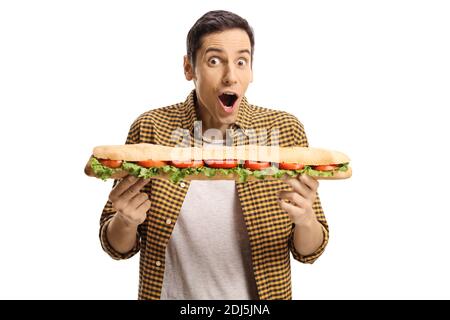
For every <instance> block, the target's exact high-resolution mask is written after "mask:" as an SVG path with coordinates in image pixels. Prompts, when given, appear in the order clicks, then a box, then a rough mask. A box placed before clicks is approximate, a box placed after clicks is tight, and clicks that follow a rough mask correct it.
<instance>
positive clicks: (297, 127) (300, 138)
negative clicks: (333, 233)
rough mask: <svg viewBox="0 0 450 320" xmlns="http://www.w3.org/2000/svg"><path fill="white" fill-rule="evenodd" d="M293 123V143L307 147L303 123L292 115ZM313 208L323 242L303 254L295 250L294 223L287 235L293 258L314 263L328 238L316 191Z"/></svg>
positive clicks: (325, 221) (325, 222)
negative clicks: (306, 253)
mask: <svg viewBox="0 0 450 320" xmlns="http://www.w3.org/2000/svg"><path fill="white" fill-rule="evenodd" d="M293 121H294V123H293V125H292V131H293V139H294V145H295V146H300V147H308V138H307V137H306V133H305V130H304V127H303V124H302V123H301V122H300V121H299V120H298V119H297V118H295V117H293ZM313 210H314V213H315V214H316V217H317V220H318V221H319V222H320V224H321V225H322V231H323V242H322V244H321V246H320V247H319V248H318V249H317V250H316V251H315V252H313V253H312V254H310V255H307V256H304V255H301V254H300V253H298V252H297V250H296V249H295V246H294V230H295V225H294V224H292V229H291V233H290V236H289V250H290V251H291V252H292V256H293V257H294V259H295V260H297V261H300V262H302V263H314V262H315V261H316V260H317V259H318V258H319V257H320V256H321V255H322V253H323V252H324V250H325V247H326V246H327V244H328V239H329V229H328V224H327V220H326V218H325V214H324V212H323V209H322V205H321V203H320V198H319V194H318V193H317V197H316V200H315V202H314V204H313Z"/></svg>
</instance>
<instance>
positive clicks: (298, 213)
mask: <svg viewBox="0 0 450 320" xmlns="http://www.w3.org/2000/svg"><path fill="white" fill-rule="evenodd" d="M279 203H280V207H281V209H283V210H284V211H285V212H287V214H288V215H289V218H290V219H291V221H292V222H293V223H296V222H297V221H298V219H299V217H300V218H301V217H302V216H303V215H305V214H306V210H305V209H303V208H299V207H296V206H294V205H293V204H290V203H287V202H284V201H283V200H279Z"/></svg>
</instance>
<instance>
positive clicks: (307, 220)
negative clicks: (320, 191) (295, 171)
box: [278, 174, 319, 226]
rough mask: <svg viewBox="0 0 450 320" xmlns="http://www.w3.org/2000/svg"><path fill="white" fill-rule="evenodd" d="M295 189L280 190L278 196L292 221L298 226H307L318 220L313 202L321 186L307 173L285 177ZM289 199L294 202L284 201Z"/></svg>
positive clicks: (285, 180)
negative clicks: (294, 176)
mask: <svg viewBox="0 0 450 320" xmlns="http://www.w3.org/2000/svg"><path fill="white" fill-rule="evenodd" d="M283 181H284V182H286V183H287V184H288V185H290V186H291V187H292V189H293V190H294V191H280V193H279V194H278V197H279V198H280V200H279V203H280V206H281V208H282V209H284V210H285V211H286V212H287V213H288V215H289V217H290V218H291V220H292V222H293V223H295V225H296V226H303V225H304V226H307V225H311V224H312V223H314V222H316V221H317V218H316V215H315V213H314V210H313V204H314V201H315V200H316V192H317V188H318V187H319V182H318V181H317V180H316V179H314V178H312V177H310V176H308V175H306V174H302V175H300V176H298V178H288V179H284V180H283ZM283 200H289V201H290V202H291V203H292V204H290V203H287V202H284V201H283Z"/></svg>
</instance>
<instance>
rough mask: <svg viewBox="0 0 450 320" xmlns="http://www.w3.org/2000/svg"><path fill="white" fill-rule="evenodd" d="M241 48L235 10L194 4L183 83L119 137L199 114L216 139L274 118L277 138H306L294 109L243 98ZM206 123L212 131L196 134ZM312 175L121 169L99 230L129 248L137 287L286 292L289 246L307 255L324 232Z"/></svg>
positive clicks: (246, 75) (292, 141)
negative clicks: (181, 176) (184, 93)
mask: <svg viewBox="0 0 450 320" xmlns="http://www.w3.org/2000/svg"><path fill="white" fill-rule="evenodd" d="M253 51H254V37H253V32H252V29H251V27H250V26H249V25H248V23H247V21H246V20H244V19H242V18H241V17H239V16H237V15H236V14H233V13H231V12H227V11H211V12H208V13H206V14H205V15H204V16H202V17H201V18H200V19H199V20H198V21H197V22H196V23H195V24H194V26H193V27H192V28H191V30H190V31H189V34H188V37H187V55H186V56H185V57H184V74H185V76H186V79H187V80H192V81H193V82H194V85H195V89H194V90H193V91H192V92H191V93H190V94H189V96H188V97H187V99H186V101H185V102H184V103H178V104H175V105H172V106H168V107H164V108H159V109H154V110H150V111H148V112H146V113H144V114H142V115H141V116H139V117H138V118H137V120H136V121H135V122H134V123H133V124H132V126H131V129H130V132H129V135H128V138H127V141H126V143H154V144H161V145H168V146H174V145H175V144H176V143H177V141H176V140H177V139H176V137H179V135H177V134H178V133H180V132H181V133H182V135H184V138H186V137H188V138H192V137H193V136H195V132H194V131H195V129H196V130H197V133H199V132H198V129H199V127H198V126H195V125H194V124H195V122H196V121H201V130H200V135H201V136H202V134H204V135H203V143H204V144H205V145H208V144H211V143H219V144H223V143H224V140H223V139H224V138H225V137H226V136H227V141H228V140H229V139H228V138H230V139H231V141H232V143H233V144H234V145H236V144H237V143H240V144H242V141H244V143H245V144H248V143H249V141H251V139H252V138H255V135H256V136H259V135H260V134H261V133H263V132H268V131H270V132H273V131H274V130H276V131H277V133H278V134H277V136H276V138H277V143H278V144H279V145H280V146H281V147H284V146H293V145H297V146H307V145H308V142H307V138H306V135H305V132H304V130H303V126H302V124H301V123H300V122H299V121H298V120H297V119H296V118H295V117H294V116H292V115H290V114H288V113H286V112H281V111H275V110H270V109H266V108H261V107H257V106H254V105H251V104H249V103H248V102H247V99H246V98H245V92H246V90H247V87H248V85H249V84H250V82H252V79H253V73H252V58H253ZM225 95H226V96H225ZM227 105H229V106H227ZM211 129H215V131H214V132H215V133H214V136H215V138H216V139H214V140H209V139H208V138H207V137H205V135H207V133H208V132H211ZM174 137H175V138H174ZM217 138H219V139H217ZM273 139H274V138H273V137H269V138H268V139H267V140H266V141H265V142H266V143H267V142H269V141H270V140H273ZM192 141H193V140H192V139H189V142H188V143H189V144H192V143H193V142H192ZM194 142H195V141H194ZM317 187H318V182H317V181H316V180H314V179H312V178H311V177H309V176H302V177H300V178H298V179H287V180H285V181H278V180H270V181H251V182H246V183H237V182H234V181H225V180H222V181H221V180H216V181H212V180H211V181H191V182H189V181H184V180H182V181H181V182H180V183H179V184H177V185H174V184H172V183H171V182H169V181H165V180H160V179H152V180H151V181H150V180H148V179H146V180H144V179H138V178H135V177H132V176H128V177H126V178H124V179H123V180H121V181H120V182H119V181H115V186H114V187H113V190H112V191H111V193H110V196H109V200H108V202H107V204H106V206H105V208H104V210H103V213H102V217H101V227H100V239H101V243H102V246H103V248H104V250H105V251H106V252H107V253H108V254H110V255H111V256H112V257H113V258H115V259H127V258H130V257H131V256H133V255H134V254H136V253H137V252H138V251H139V250H140V252H141V255H140V273H139V274H140V280H139V299H291V297H292V294H291V274H290V255H289V252H291V253H292V254H293V256H294V258H295V259H296V260H299V261H301V262H304V263H312V262H314V261H315V260H316V259H317V258H318V257H319V256H320V255H321V254H322V252H323V250H324V248H325V246H326V244H327V242H328V227H327V223H326V220H325V216H324V214H323V211H322V208H321V205H320V200H319V198H318V196H317ZM282 199H283V200H289V202H290V203H287V202H285V201H281V200H282Z"/></svg>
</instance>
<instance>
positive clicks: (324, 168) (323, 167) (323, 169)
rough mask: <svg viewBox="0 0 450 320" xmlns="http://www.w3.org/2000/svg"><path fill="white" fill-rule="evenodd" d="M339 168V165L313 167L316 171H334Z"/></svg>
mask: <svg viewBox="0 0 450 320" xmlns="http://www.w3.org/2000/svg"><path fill="white" fill-rule="evenodd" d="M337 167H338V165H337V164H328V165H322V166H313V169H314V170H318V171H332V170H334V169H336V168H337Z"/></svg>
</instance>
